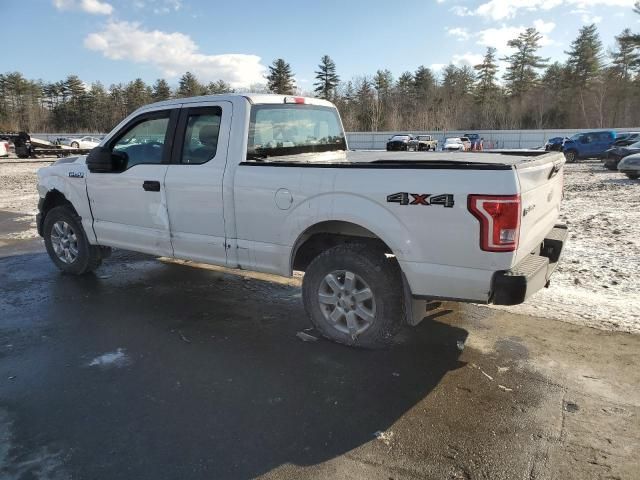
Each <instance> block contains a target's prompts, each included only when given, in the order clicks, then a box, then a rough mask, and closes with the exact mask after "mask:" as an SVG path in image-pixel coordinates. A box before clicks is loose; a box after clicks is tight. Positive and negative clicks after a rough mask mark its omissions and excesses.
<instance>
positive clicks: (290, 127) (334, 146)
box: [247, 104, 347, 160]
mask: <svg viewBox="0 0 640 480" xmlns="http://www.w3.org/2000/svg"><path fill="white" fill-rule="evenodd" d="M346 148H347V144H346V141H345V137H344V132H343V130H342V125H341V123H340V118H339V117H338V113H337V111H336V109H335V108H331V107H322V106H316V105H293V104H287V105H254V106H253V107H252V108H251V123H250V125H249V138H248V143H247V160H263V159H266V158H269V157H279V156H284V155H299V154H304V153H317V152H330V151H338V150H346Z"/></svg>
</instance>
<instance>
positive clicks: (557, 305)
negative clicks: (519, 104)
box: [489, 161, 640, 333]
mask: <svg viewBox="0 0 640 480" xmlns="http://www.w3.org/2000/svg"><path fill="white" fill-rule="evenodd" d="M564 181H565V188H564V191H565V198H564V201H563V204H562V209H561V221H562V222H565V223H566V224H567V225H568V226H569V238H568V240H567V243H566V245H565V248H564V251H563V253H562V257H561V258H560V263H559V265H558V268H557V269H556V271H555V272H554V274H553V275H552V276H551V285H550V287H549V288H548V289H542V290H541V291H539V292H538V293H536V294H535V295H534V296H533V297H531V298H530V299H529V300H528V301H527V302H526V303H524V304H522V305H515V306H509V307H504V306H496V305H492V306H490V307H489V308H495V309H500V310H506V311H509V312H513V313H518V314H522V315H534V316H538V317H544V318H550V319H555V320H562V321H565V322H569V323H573V324H577V325H586V326H589V327H595V328H599V329H603V330H620V331H624V332H631V333H640V302H639V301H638V298H640V295H639V292H638V290H639V289H640V282H638V273H639V272H640V221H638V220H639V219H640V216H639V212H640V182H639V181H637V180H630V179H627V178H626V177H624V176H623V175H622V174H621V173H619V172H612V171H609V170H606V169H605V168H604V167H603V165H602V163H601V162H600V161H587V162H580V163H575V164H567V165H565V177H564Z"/></svg>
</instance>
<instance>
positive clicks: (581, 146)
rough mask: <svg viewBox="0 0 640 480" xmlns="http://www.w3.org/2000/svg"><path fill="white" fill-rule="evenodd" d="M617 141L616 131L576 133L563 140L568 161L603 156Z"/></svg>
mask: <svg viewBox="0 0 640 480" xmlns="http://www.w3.org/2000/svg"><path fill="white" fill-rule="evenodd" d="M615 141H616V132H614V131H610V130H607V131H603V130H600V131H597V132H586V133H576V134H575V135H574V136H572V137H569V138H566V139H565V140H564V141H563V142H562V151H563V152H564V156H565V158H566V159H567V162H575V161H576V160H578V159H580V158H603V157H604V156H605V155H606V152H607V150H609V149H610V148H611V146H612V145H613V142H615Z"/></svg>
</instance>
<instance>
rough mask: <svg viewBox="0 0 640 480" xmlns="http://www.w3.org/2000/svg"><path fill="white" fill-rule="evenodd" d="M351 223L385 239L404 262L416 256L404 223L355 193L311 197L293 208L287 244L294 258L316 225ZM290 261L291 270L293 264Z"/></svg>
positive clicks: (288, 219) (286, 225) (289, 221)
mask: <svg viewBox="0 0 640 480" xmlns="http://www.w3.org/2000/svg"><path fill="white" fill-rule="evenodd" d="M328 221H338V222H347V223H352V224H354V225H357V226H359V227H362V228H365V229H367V230H369V231H370V232H371V233H372V234H374V235H375V236H376V237H378V238H379V239H380V240H382V241H383V242H384V243H385V244H386V245H387V246H388V247H389V248H390V249H391V251H392V253H393V254H394V255H395V256H396V257H397V258H398V259H399V260H401V259H402V258H404V257H406V256H411V254H412V253H413V252H412V251H413V245H412V242H411V236H410V232H409V230H408V229H407V227H405V225H403V224H402V222H401V221H400V220H399V219H398V218H397V217H396V216H394V215H393V214H392V213H391V212H390V211H389V210H387V209H385V208H384V207H382V206H381V205H380V204H378V203H376V202H374V201H372V200H370V199H368V198H366V197H362V196H359V195H355V194H351V193H326V194H321V195H317V196H315V197H311V198H308V199H306V200H305V201H303V202H301V203H300V204H299V205H297V206H296V207H295V209H293V211H292V212H291V214H290V215H288V216H287V218H286V220H285V225H284V226H283V227H284V228H282V230H281V231H282V232H286V233H283V235H285V238H282V239H281V240H282V242H283V244H284V245H291V246H292V250H291V253H292V255H294V254H295V250H296V249H295V247H296V245H298V244H299V243H300V241H301V239H303V237H304V234H305V233H306V232H307V231H308V230H309V229H311V228H312V227H313V226H315V225H317V224H320V223H323V222H328ZM292 262H293V258H291V259H289V265H288V268H289V269H290V268H291V267H290V265H292V264H293V263H292Z"/></svg>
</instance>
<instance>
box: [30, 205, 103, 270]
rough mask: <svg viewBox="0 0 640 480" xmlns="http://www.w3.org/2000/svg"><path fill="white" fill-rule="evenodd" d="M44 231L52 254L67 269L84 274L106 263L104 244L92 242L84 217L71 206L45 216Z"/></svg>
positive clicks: (50, 255)
mask: <svg viewBox="0 0 640 480" xmlns="http://www.w3.org/2000/svg"><path fill="white" fill-rule="evenodd" d="M42 234H43V236H44V244H45V246H46V248H47V253H48V254H49V257H51V260H52V261H53V263H54V264H55V265H56V267H58V268H59V269H60V270H62V271H63V272H65V273H72V274H75V275H81V274H83V273H86V272H90V271H93V270H95V269H96V268H98V267H99V266H100V263H102V255H101V252H100V247H99V246H97V245H91V244H90V243H89V241H88V240H87V236H86V234H85V232H84V229H83V228H82V224H81V223H80V217H79V216H78V215H77V214H76V213H75V212H74V211H73V210H72V209H71V208H69V207H66V206H60V207H55V208H52V209H51V210H50V211H49V212H48V213H47V215H46V217H45V219H44V224H43V229H42Z"/></svg>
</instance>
